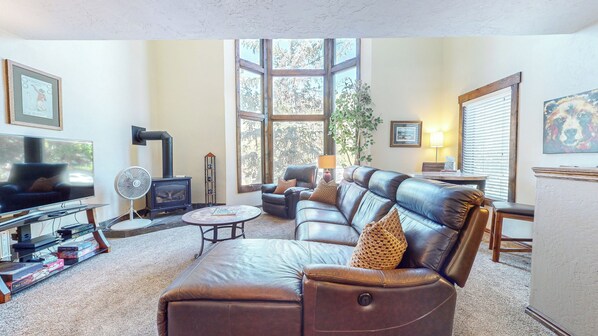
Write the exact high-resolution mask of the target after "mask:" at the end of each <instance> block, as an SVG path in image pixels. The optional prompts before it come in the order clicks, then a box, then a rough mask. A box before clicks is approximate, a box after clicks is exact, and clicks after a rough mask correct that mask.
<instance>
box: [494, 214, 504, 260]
mask: <svg viewBox="0 0 598 336" xmlns="http://www.w3.org/2000/svg"><path fill="white" fill-rule="evenodd" d="M502 221H503V216H502V213H500V212H498V213H496V216H495V217H494V232H493V235H494V245H493V246H492V261H494V262H498V261H499V259H500V245H501V243H502Z"/></svg>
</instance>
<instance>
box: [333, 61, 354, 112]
mask: <svg viewBox="0 0 598 336" xmlns="http://www.w3.org/2000/svg"><path fill="white" fill-rule="evenodd" d="M347 79H351V80H352V81H356V80H357V68H356V67H352V68H349V69H345V70H343V71H339V72H337V73H335V74H334V75H333V76H332V81H333V84H332V85H334V104H333V108H336V98H337V97H338V96H339V95H340V93H341V92H342V91H343V88H344V87H345V82H346V81H347Z"/></svg>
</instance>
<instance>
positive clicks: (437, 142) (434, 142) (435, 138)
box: [430, 132, 444, 148]
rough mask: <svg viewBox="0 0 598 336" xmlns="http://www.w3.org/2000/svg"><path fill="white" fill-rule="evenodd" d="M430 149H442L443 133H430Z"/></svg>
mask: <svg viewBox="0 0 598 336" xmlns="http://www.w3.org/2000/svg"><path fill="white" fill-rule="evenodd" d="M430 147H436V148H438V147H444V133H442V132H434V133H430Z"/></svg>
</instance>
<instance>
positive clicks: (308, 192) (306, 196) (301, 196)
mask: <svg viewBox="0 0 598 336" xmlns="http://www.w3.org/2000/svg"><path fill="white" fill-rule="evenodd" d="M313 193H314V191H313V190H305V191H302V192H301V193H300V194H299V200H301V201H305V200H308V199H309V198H310V197H311V194H313Z"/></svg>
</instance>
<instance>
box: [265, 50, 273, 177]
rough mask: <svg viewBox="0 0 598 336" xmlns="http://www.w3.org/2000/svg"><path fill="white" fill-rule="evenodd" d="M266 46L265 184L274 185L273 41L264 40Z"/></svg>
mask: <svg viewBox="0 0 598 336" xmlns="http://www.w3.org/2000/svg"><path fill="white" fill-rule="evenodd" d="M263 41H264V42H263V44H264V53H263V57H264V59H263V62H264V70H265V73H264V76H265V78H264V79H265V80H264V83H265V85H266V87H265V90H264V104H265V108H266V109H265V110H264V113H265V115H266V120H265V122H264V123H265V125H264V126H266V127H264V132H263V138H264V144H265V145H264V150H265V153H264V156H263V157H264V168H265V169H264V182H265V183H272V181H273V177H272V169H273V167H274V161H273V160H274V148H273V146H272V143H273V139H272V127H273V124H272V123H273V121H272V40H263Z"/></svg>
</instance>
